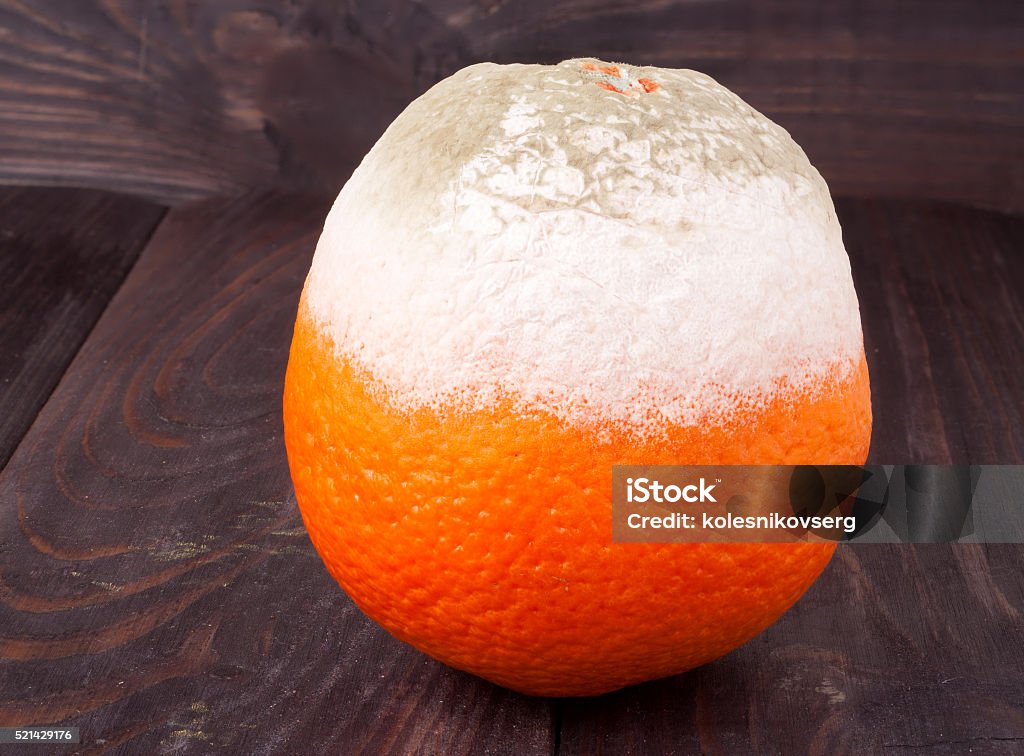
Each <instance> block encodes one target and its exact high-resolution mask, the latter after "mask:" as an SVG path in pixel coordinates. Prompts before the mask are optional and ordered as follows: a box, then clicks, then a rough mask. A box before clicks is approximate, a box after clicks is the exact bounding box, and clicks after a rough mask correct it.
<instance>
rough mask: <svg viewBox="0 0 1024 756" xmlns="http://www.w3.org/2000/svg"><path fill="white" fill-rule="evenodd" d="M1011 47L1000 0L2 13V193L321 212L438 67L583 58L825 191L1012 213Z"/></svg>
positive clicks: (1013, 36)
mask: <svg viewBox="0 0 1024 756" xmlns="http://www.w3.org/2000/svg"><path fill="white" fill-rule="evenodd" d="M1022 35H1024V6H1022V5H1021V4H1020V3H1019V2H1016V0H990V2H985V3H966V2H963V1H962V0H905V1H904V2H900V3H891V2H888V0H864V1H862V2H849V1H847V2H831V3H807V2H802V1H801V0H772V2H764V0H717V1H716V2H688V3H679V2H672V1H671V0H642V1H640V2H632V3H609V2H607V1H606V0H572V2H560V3H552V2H549V1H548V0H523V1H522V2H515V3H509V2H501V1H494V2H478V1H477V0H434V1H433V2H430V3H426V2H418V3H410V2H405V1H404V0H379V1H378V2H374V3H347V4H340V5H339V4H336V3H324V2H321V1H320V0H265V1H264V2H260V3H254V2H248V3H245V2H243V3H237V2H233V3H226V2H222V3H199V4H193V3H169V4H167V3H136V2H130V1H129V0H106V1H104V2H99V1H98V0H92V1H86V0H82V1H81V2H75V3H72V4H68V3H66V2H59V1H58V0H39V1H38V2H33V3H21V2H14V1H13V0H0V180H3V181H6V182H21V183H63V184H69V183H70V184H75V185H90V186H98V187H104V188H112V189H117V190H121V191H127V192H131V193H135V194H145V195H148V196H152V197H156V198H158V199H159V200H161V201H164V202H177V201H180V200H182V199H185V198H194V197H199V196H212V195H220V194H225V193H233V192H234V193H237V192H240V191H243V190H244V189H245V188H246V187H254V186H268V185H275V186H278V187H284V188H293V189H294V188H312V189H323V190H328V191H330V192H333V191H336V190H337V189H338V188H339V186H340V184H341V183H342V182H343V181H344V179H345V177H346V176H347V175H348V172H349V171H350V170H351V169H352V167H353V166H354V160H356V159H358V157H359V156H361V155H362V154H363V153H364V152H365V151H366V150H367V148H368V147H369V146H370V145H371V144H372V143H373V141H374V140H375V139H376V138H377V136H378V135H379V134H380V133H381V132H382V131H383V129H384V128H385V127H386V126H387V124H388V123H389V122H390V121H391V120H392V119H393V118H394V116H395V115H396V114H397V113H398V112H399V111H400V110H401V109H402V108H403V107H404V106H405V104H406V103H408V102H409V101H410V100H411V99H412V98H413V97H415V96H416V95H417V94H419V93H421V92H423V91H424V90H425V89H426V88H427V87H429V86H430V85H431V84H433V83H434V82H436V81H437V80H439V79H441V78H443V77H444V76H447V75H449V74H451V73H452V72H453V71H455V70H457V69H458V68H460V67H462V66H465V65H468V64H470V63H475V62H479V61H482V60H493V61H497V62H503V63H504V62H547V63H550V62H556V61H558V60H561V59H564V58H569V57H573V56H582V55H588V56H599V57H603V58H606V59H612V60H622V61H627V62H630V63H636V64H650V65H661V66H671V67H687V68H696V69H698V70H702V71H705V72H707V73H709V74H711V75H712V76H714V77H716V78H717V79H719V80H720V81H721V82H722V83H723V84H725V85H726V86H728V87H730V88H731V89H733V90H735V91H736V92H738V93H739V94H740V95H741V96H743V97H745V98H746V99H747V100H748V101H749V102H750V103H751V104H752V105H754V106H755V107H757V108H758V109H760V110H762V111H763V112H765V113H767V114H768V115H769V116H771V117H772V118H774V119H775V120H777V121H778V122H779V123H780V124H782V125H783V126H784V127H785V128H787V129H788V130H789V131H791V132H792V134H793V135H794V137H795V138H796V139H797V141H798V142H799V143H800V144H801V145H802V146H803V147H804V149H805V150H806V152H807V153H808V155H809V156H810V157H811V160H812V161H813V162H814V163H815V165H817V166H818V167H819V169H820V170H821V171H822V173H823V174H824V176H825V177H826V178H827V179H828V181H829V183H830V185H831V186H832V188H833V190H835V191H837V192H839V193H843V194H851V195H857V196H893V197H911V198H932V199H943V200H952V201H961V202H966V203H971V204H976V205H981V206H988V207H993V208H998V209H1011V210H1016V211H1021V210H1024V151H1022V150H1021V148H1020V137H1019V134H1020V133H1021V130H1022V128H1024V89H1022V87H1021V86H1020V81H1021V77H1022V75H1024V47H1022V46H1021V45H1020V39H1021V37H1022Z"/></svg>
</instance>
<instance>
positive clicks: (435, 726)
mask: <svg viewBox="0 0 1024 756" xmlns="http://www.w3.org/2000/svg"><path fill="white" fill-rule="evenodd" d="M7 196H10V195H7ZM14 196H15V197H16V198H17V197H19V196H20V195H17V194H15V195H14ZM37 196H38V197H39V203H38V205H37V206H36V208H35V210H33V209H32V206H31V205H26V204H25V203H24V202H21V201H20V200H19V202H16V203H12V202H6V203H0V228H8V227H11V226H10V224H12V223H13V224H14V225H15V226H16V227H17V228H21V229H30V228H33V227H34V225H35V224H38V228H39V229H40V232H39V233H40V237H39V238H41V239H51V240H53V239H54V238H55V237H54V235H53V234H51V233H50V231H48V230H46V226H47V223H48V222H52V221H51V218H52V212H51V210H52V208H51V207H50V203H51V202H52V196H51V195H49V194H47V193H42V194H39V195H37ZM62 196H63V199H62V202H65V203H66V204H67V206H68V207H70V208H79V210H78V211H74V210H73V211H72V212H84V208H88V207H96V204H95V203H99V206H101V207H106V208H108V210H107V213H106V215H107V216H109V218H108V221H109V222H110V223H112V224H114V226H118V224H123V225H121V226H119V227H120V228H121V230H117V228H115V227H111V226H106V227H105V228H106V230H105V232H104V233H105V234H106V235H107V237H106V238H107V239H108V240H116V241H109V244H111V245H113V246H110V247H107V246H104V245H100V247H101V248H103V249H111V250H121V251H120V252H116V253H115V252H109V253H108V258H110V259H116V260H121V261H122V262H120V263H117V264H114V263H105V266H106V267H104V268H103V270H97V271H95V273H94V276H95V283H94V284H93V285H92V288H93V290H94V291H95V292H97V293H96V294H95V298H94V299H93V300H91V301H93V302H94V305H93V306H95V307H102V304H100V305H95V302H99V301H101V300H103V299H105V298H106V297H110V296H111V294H112V293H113V292H114V291H115V290H116V294H114V295H113V297H112V299H110V301H109V304H107V305H106V307H105V310H104V312H103V314H102V317H101V318H100V319H99V321H98V322H97V323H96V325H95V327H94V328H92V329H91V331H90V332H89V333H88V338H86V339H85V342H84V344H82V346H81V348H80V349H78V351H77V353H76V354H75V356H74V359H73V360H72V361H71V362H70V364H69V365H67V367H66V369H65V366H64V364H62V363H60V361H54V362H52V363H48V364H49V370H50V371H51V374H50V376H49V378H48V379H47V378H46V376H45V375H44V374H43V373H44V371H43V368H42V367H39V368H37V369H36V372H34V373H33V375H34V376H36V377H35V380H38V381H42V380H48V381H49V385H53V384H54V382H55V381H56V380H57V379H58V378H59V380H60V382H59V385H57V387H56V389H55V390H54V391H53V392H52V394H51V395H49V398H48V400H47V401H46V402H45V404H44V405H43V406H42V409H41V411H40V412H39V413H38V416H37V417H36V418H35V421H34V423H33V424H32V427H31V428H30V429H29V430H28V431H27V432H26V433H25V434H24V436H23V438H22V439H21V441H20V443H19V444H18V446H17V449H16V451H15V453H14V455H13V457H12V458H11V460H10V461H9V463H8V464H7V466H6V468H5V469H4V470H3V472H2V473H0V725H6V726H9V725H25V724H45V723H58V722H59V723H63V724H66V725H74V726H78V727H80V728H81V730H82V734H83V743H82V745H81V746H80V747H78V748H72V747H67V748H65V749H63V750H64V751H65V752H71V751H76V752H81V753H107V752H111V753H118V754H130V753H131V754H134V753H147V752H158V753H171V752H173V753H197V754H205V753H210V752H214V751H218V750H223V751H227V752H232V753H339V752H344V753H351V752H355V753H446V754H447V753H465V754H480V753H502V754H504V753H507V754H551V753H558V754H589V753H608V754H619V753H655V752H661V753H681V754H683V753H697V752H703V753H709V754H733V753H787V754H788V753H816V754H836V753H849V754H863V753H875V752H881V753H895V754H901V753H902V754H920V753H950V754H953V753H957V754H959V753H964V752H966V751H967V749H969V748H970V749H973V752H975V753H1005V754H1011V753H1020V751H1021V749H1022V748H1024V708H1022V701H1024V648H1022V646H1021V644H1020V638H1021V637H1022V633H1024V580H1022V578H1021V571H1020V563H1021V557H1022V554H1024V548H1022V547H1018V546H976V547H965V546H960V547H950V546H930V547H912V546H901V547H891V546H845V547H842V548H840V550H839V551H838V553H837V556H836V558H835V559H834V560H833V562H832V563H831V565H830V566H829V567H828V568H827V570H826V572H825V573H824V574H823V576H822V577H821V579H820V580H819V581H818V582H817V583H816V584H815V585H814V586H813V587H812V589H811V590H810V592H809V593H808V594H807V595H806V596H805V597H804V598H803V599H802V600H801V601H800V602H799V603H798V604H797V606H796V607H795V608H794V609H793V610H791V611H790V612H789V613H788V614H787V615H786V616H785V617H784V618H783V619H782V620H781V621H780V622H778V623H777V624H776V625H774V626H773V627H772V628H770V629H769V630H768V631H766V632H765V633H764V634H762V635H761V636H759V637H758V638H756V639H754V640H753V641H751V642H750V643H748V644H747V645H746V646H744V647H742V648H740V649H739V650H737V651H735V652H734V653H732V654H729V655H728V656H726V657H724V658H723V659H720V660H718V661H716V662H714V663H712V664H709V665H707V666H705V667H703V668H700V669H698V670H695V671H693V672H690V673H688V674H685V675H681V676H679V677H675V678H670V679H666V680H661V681H656V682H653V683H649V684H646V685H641V686H637V687H634V688H631V689H628V690H625V691H621V692H618V693H614V694H611V695H608V696H605V697H601V698H598V699H583V700H569V701H554V700H547V699H534V698H526V697H523V696H520V695H518V694H515V693H511V692H509V691H506V690H503V689H500V688H497V687H495V686H493V685H490V684H489V683H486V682H483V681H481V680H478V679H476V678H474V677H471V676H469V675H466V674H463V673H460V672H456V671H454V670H451V669H449V668H447V667H444V666H442V665H440V664H437V663H435V662H433V661H431V660H430V659H427V658H426V657H424V656H422V655H420V654H418V653H417V652H415V651H413V650H412V649H411V648H409V647H407V646H404V645H403V644H401V643H399V642H397V641H395V640H394V639H392V638H391V637H390V636H388V635H387V634H386V633H384V632H383V631H382V630H380V629H379V628H378V627H376V626H375V625H374V624H373V623H371V622H369V621H368V620H367V619H365V618H364V617H363V616H362V615H361V614H360V613H359V612H358V611H357V610H356V609H355V608H354V607H353V605H352V604H351V602H349V601H348V599H347V598H346V597H345V596H344V594H342V592H341V591H340V589H338V588H337V586H336V585H335V584H334V583H333V581H332V580H331V579H330V578H329V577H328V575H327V574H326V572H325V570H324V569H323V567H322V565H321V563H320V561H319V559H318V557H317V556H316V554H315V552H314V551H313V549H312V547H311V545H310V543H309V540H308V538H307V536H306V534H305V532H304V530H303V528H302V526H301V520H300V518H299V516H298V513H297V510H296V507H295V503H294V499H293V495H292V491H291V485H290V482H289V479H288V473H287V468H286V461H285V456H284V450H283V445H282V439H281V434H282V430H281V419H280V393H281V384H282V378H283V372H284V365H285V360H286V356H287V347H288V341H289V336H290V326H291V321H292V318H293V316H294V312H295V307H296V303H297V297H298V292H299V289H300V287H301V284H302V281H303V277H304V275H305V272H306V269H307V266H308V264H309V260H310V255H311V253H312V249H313V245H314V243H315V240H316V237H317V234H318V231H319V227H320V224H321V222H322V219H323V217H324V214H325V212H326V209H327V207H328V203H327V202H326V201H325V200H324V199H319V198H316V197H313V196H300V195H290V196H281V195H266V194H257V195H248V196H245V197H242V198H240V199H237V200H206V201H202V202H198V203H192V204H188V205H185V206H182V207H179V208H177V209H174V210H172V211H170V212H169V213H168V215H167V216H166V217H165V218H164V219H163V221H162V222H161V223H160V225H159V227H158V228H157V230H156V232H155V234H154V236H153V237H152V239H151V240H150V241H149V242H148V243H147V244H146V245H145V248H144V249H143V251H142V253H141V254H140V255H139V257H138V261H137V262H136V263H135V265H134V267H133V268H132V270H131V272H130V273H129V274H128V276H127V278H126V279H125V280H124V282H123V284H121V285H120V286H118V283H119V282H120V280H121V277H122V275H123V268H124V265H125V263H124V262H123V260H124V259H126V258H128V257H130V256H131V255H130V253H129V252H127V251H125V250H127V249H129V248H130V247H132V246H133V245H134V244H136V243H137V242H138V241H139V240H140V239H141V238H142V237H144V235H145V234H144V231H143V228H142V227H143V226H144V225H145V223H143V221H141V220H139V217H138V216H140V215H144V216H145V217H147V218H151V217H155V216H154V213H156V212H157V211H155V210H153V208H151V207H149V206H143V207H142V208H141V209H140V211H139V212H138V213H135V214H131V213H127V214H125V213H122V214H121V215H118V212H119V211H118V210H117V208H121V209H122V210H123V209H124V207H126V206H124V205H121V204H119V201H116V200H113V199H110V198H97V197H96V195H91V194H88V193H84V194H82V195H81V196H80V197H75V196H74V195H62ZM837 206H838V210H839V214H840V218H841V220H842V222H843V223H844V229H845V236H846V240H847V246H848V248H849V250H850V253H851V257H852V265H853V269H854V273H855V277H856V281H857V285H858V288H859V291H860V296H861V300H862V303H863V317H864V323H865V330H866V341H867V346H868V358H869V362H870V368H871V371H872V377H873V391H874V400H875V411H876V432H875V437H874V441H873V447H872V458H873V459H874V460H875V461H877V462H909V461H927V462H939V461H945V460H952V461H960V462H1002V463H1018V464H1020V463H1024V438H1022V435H1021V432H1022V431H1021V428H1022V426H1024V422H1022V420H1024V418H1022V417H1021V401H1020V400H1021V397H1022V378H1021V375H1022V373H1024V353H1022V346H1021V345H1022V343H1024V314H1022V294H1021V292H1022V291H1024V256H1022V255H1021V254H1020V248H1021V244H1022V242H1024V218H1020V217H1013V216H1005V215H999V214H995V213H989V212H984V211H977V210H967V209H962V208H957V207H952V206H948V205H941V204H922V203H902V202H897V203H893V202H880V201H862V200H846V201H840V202H838V203H837ZM14 207H17V208H18V210H17V212H18V214H19V215H18V217H17V218H15V219H13V220H12V218H10V217H8V216H9V215H10V213H11V212H13V211H12V210H11V208H14ZM33 212H34V213H35V216H34V217H33V215H32V213H33ZM98 215H103V214H102V213H98ZM72 217H74V216H72ZM96 222H97V223H99V221H98V220H97V221H96ZM106 222H107V221H104V223H106ZM96 227H97V228H99V227H100V226H99V225H97V226H96ZM96 243H97V242H96V241H95V239H93V238H92V236H91V235H90V234H88V233H84V232H83V233H81V234H78V235H75V234H70V235H68V236H67V237H66V238H65V239H64V240H63V241H61V242H60V244H56V242H54V245H55V246H56V247H59V248H60V249H59V250H57V249H54V250H52V251H53V253H54V254H61V255H63V256H64V259H74V258H75V257H76V255H77V254H79V251H80V250H82V249H85V248H89V249H93V247H89V245H90V244H96ZM76 250H79V251H76ZM15 280H16V279H15ZM13 285H15V284H12V279H10V278H4V279H2V280H0V294H3V296H4V297H5V298H6V297H9V296H11V295H12V294H13V295H16V294H17V292H12V291H10V288H11V286H13ZM51 285H52V287H53V288H54V290H55V291H63V290H64V289H72V288H73V287H74V286H75V280H74V277H68V278H63V279H54V280H53V281H52V284H51ZM18 301H23V300H18ZM60 317H68V316H60ZM86 330H88V329H86ZM5 338H6V335H5ZM7 343H8V342H7V341H3V342H0V344H2V345H4V348H5V349H6V348H8V347H7V346H6V344H7ZM68 343H70V342H68ZM71 351H73V349H72V350H71ZM7 360H8V355H6V354H0V363H2V364H6V362H7ZM0 401H2V406H0V413H2V412H5V411H7V410H8V408H10V407H15V408H20V407H22V406H24V402H23V399H22V398H21V396H20V392H16V391H13V390H5V391H4V394H3V397H2V400H0ZM19 411H20V410H19ZM581 621H583V620H582V619H581ZM58 751H59V749H58Z"/></svg>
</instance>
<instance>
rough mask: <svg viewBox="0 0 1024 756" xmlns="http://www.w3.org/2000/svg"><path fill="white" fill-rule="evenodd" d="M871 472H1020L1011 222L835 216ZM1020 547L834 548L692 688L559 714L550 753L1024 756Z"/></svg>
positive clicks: (1023, 317)
mask: <svg viewBox="0 0 1024 756" xmlns="http://www.w3.org/2000/svg"><path fill="white" fill-rule="evenodd" d="M836 205H837V211H838V213H839V217H840V220H841V222H842V224H843V229H844V238H845V240H846V245H847V249H848V251H849V252H850V257H851V264H852V268H853V272H854V278H855V281H856V285H857V291H858V294H859V296H860V301H861V313H862V319H863V322H864V331H865V345H866V349H867V355H868V362H869V367H870V370H871V379H872V394H873V404H874V412H875V426H874V435H873V438H872V449H871V457H872V459H873V461H875V462H876V463H878V464H886V463H891V464H897V463H898V464H903V463H910V462H918V463H928V462H931V463H941V462H958V463H989V464H998V463H1001V464H1022V463H1024V435H1022V434H1024V415H1022V412H1024V401H1022V399H1024V378H1022V376H1024V346H1022V345H1024V257H1022V256H1021V255H1020V250H1021V248H1022V246H1024V218H1021V217H1015V216H1007V215H1000V214H998V213H986V212H980V211H976V210H967V209H963V208H957V207H953V206H948V205H930V204H920V203H917V204H915V203H893V202H882V201H861V200H841V201H838V202H837V203H836ZM1022 557H1024V546H1020V545H1016V544H1013V545H1003V544H1000V545H987V546H986V545H981V546H972V545H956V546H945V545H929V546H910V545H903V546H885V545H846V546H842V547H840V549H839V550H838V551H837V553H836V557H835V558H834V559H833V560H832V563H831V564H830V565H829V566H828V567H827V568H826V570H825V572H824V574H823V575H822V577H821V578H819V580H818V582H817V583H815V584H814V586H812V588H811V590H810V591H808V593H807V594H805V596H804V597H803V598H802V599H801V600H800V601H799V602H798V603H797V605H796V606H795V607H794V608H793V609H791V610H790V611H789V613H787V614H786V615H785V616H784V617H783V618H782V619H781V620H780V621H779V622H778V623H776V624H775V625H773V626H772V627H771V628H769V629H768V630H767V631H765V632H764V633H763V634H761V635H760V636H758V637H757V638H755V639H754V640H752V641H750V642H749V643H748V644H747V645H745V646H743V647H742V648H740V649H738V650H737V651H734V652H733V653H731V654H729V655H727V656H725V657H723V658H722V659H719V660H718V661H716V662H714V663H712V664H709V665H707V666H705V667H702V668H700V669H697V670H693V671H692V672H690V673H687V674H685V675H681V676H679V677H675V678H670V679H667V680H661V681H656V682H653V683H649V684H647V685H641V686H637V687H635V688H632V689H629V690H625V691H621V692H619V693H615V694H613V695H611V696H607V697H604V698H600V699H595V700H586V701H570V702H565V703H563V704H561V707H560V712H559V715H560V721H561V731H560V752H561V753H563V754H577V753H581V754H582V753H646V752H657V753H679V754H684V753H697V752H700V753H706V754H732V753H809V754H833V753H851V754H860V753H894V754H900V753H905V754H911V753H921V752H922V749H926V750H927V752H929V753H949V754H954V753H966V752H968V750H969V749H971V748H973V749H974V751H975V752H980V753H993V754H1013V753H1020V751H1021V748H1022V747H1024V709H1022V708H1021V701H1024V647H1022V646H1021V644H1020V638H1021V637H1022V636H1024V581H1022V580H1021V578H1020V562H1021V559H1022Z"/></svg>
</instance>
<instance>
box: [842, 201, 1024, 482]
mask: <svg viewBox="0 0 1024 756" xmlns="http://www.w3.org/2000/svg"><path fill="white" fill-rule="evenodd" d="M836 210H837V212H838V213H839V217H840V221H841V222H842V224H843V229H844V234H843V236H844V241H845V243H846V248H847V251H848V252H849V254H850V258H851V266H852V269H853V274H854V283H855V285H856V288H857V295H858V297H859V299H860V306H861V319H862V321H863V325H864V348H865V350H866V352H867V355H868V364H869V366H870V369H871V384H872V388H873V392H872V394H873V395H872V405H873V407H872V409H873V411H874V427H873V434H872V439H871V461H873V462H875V463H876V464H911V463H920V464H942V463H952V464H1024V295H1022V292H1024V255H1022V254H1021V252H1022V250H1024V221H1022V219H1021V217H1019V216H1013V215H1003V214H1000V213H986V212H980V211H977V210H968V209H965V208H961V207H956V206H952V205H921V204H919V203H918V204H914V203H900V202H881V201H864V200H857V201H851V200H839V201H837V202H836Z"/></svg>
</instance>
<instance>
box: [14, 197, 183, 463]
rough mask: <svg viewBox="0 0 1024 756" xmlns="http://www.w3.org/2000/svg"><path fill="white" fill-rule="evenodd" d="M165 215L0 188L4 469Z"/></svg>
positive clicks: (113, 201)
mask: <svg viewBox="0 0 1024 756" xmlns="http://www.w3.org/2000/svg"><path fill="white" fill-rule="evenodd" d="M163 213H164V209H163V208H162V207H160V206H158V205H154V204H152V203H149V202H145V201H143V200H138V199H132V198H130V197H123V196H117V195H111V194H107V193H105V192H96V191H72V190H60V189H17V188H10V187H6V188H5V187H0V292H2V294H3V296H2V298H0V355H2V356H3V359H0V387H2V391H3V401H2V405H3V410H2V412H0V469H2V468H3V466H4V465H5V464H7V460H8V459H9V458H10V456H11V454H12V453H13V452H14V447H15V446H16V445H17V443H18V441H19V440H20V439H21V437H22V436H23V435H24V433H25V431H26V430H27V429H28V426H29V425H30V424H31V423H32V420H33V419H34V418H35V416H36V413H37V412H39V408H40V407H42V406H43V403H44V402H45V401H46V398H47V397H48V396H49V395H50V392H51V391H53V388H54V386H56V385H57V381H59V380H60V377H61V375H63V373H64V369H65V368H66V367H67V366H68V363H69V362H71V359H72V357H74V355H75V352H76V351H77V350H78V347H79V346H80V345H81V344H82V342H83V341H84V340H85V337H86V336H87V335H88V333H89V331H90V330H91V329H92V327H93V325H94V324H95V323H96V320H97V319H98V318H99V316H100V313H102V312H103V308H104V307H106V305H107V302H109V301H110V298H111V297H112V296H113V295H114V292H115V291H117V287H118V286H120V285H121V281H123V280H124V277H125V276H126V275H127V273H128V270H129V269H130V268H131V265H132V263H134V262H135V258H136V257H138V255H139V252H141V251H142V247H143V245H144V244H145V243H146V240H147V239H148V238H149V235H150V234H151V233H152V231H153V229H154V228H156V224H157V223H158V222H159V220H160V218H161V217H162V216H163Z"/></svg>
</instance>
